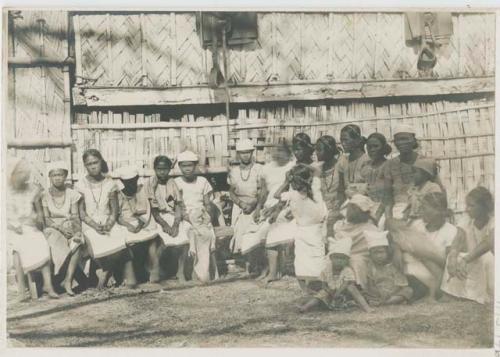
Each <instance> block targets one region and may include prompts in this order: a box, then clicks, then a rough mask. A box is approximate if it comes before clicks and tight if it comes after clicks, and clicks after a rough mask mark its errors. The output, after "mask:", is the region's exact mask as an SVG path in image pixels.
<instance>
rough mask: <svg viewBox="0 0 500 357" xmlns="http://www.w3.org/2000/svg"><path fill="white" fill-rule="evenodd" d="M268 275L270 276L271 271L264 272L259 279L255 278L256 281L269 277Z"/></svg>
mask: <svg viewBox="0 0 500 357" xmlns="http://www.w3.org/2000/svg"><path fill="white" fill-rule="evenodd" d="M267 274H269V271H267V270H264V271H263V272H262V273H260V275H259V276H258V277H257V278H255V280H262V279H264V278H265V277H266V276H267Z"/></svg>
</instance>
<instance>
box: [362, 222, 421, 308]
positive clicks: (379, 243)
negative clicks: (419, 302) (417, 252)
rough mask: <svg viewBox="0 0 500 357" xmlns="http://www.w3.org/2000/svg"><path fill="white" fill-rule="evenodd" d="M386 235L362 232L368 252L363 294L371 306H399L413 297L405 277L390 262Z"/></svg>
mask: <svg viewBox="0 0 500 357" xmlns="http://www.w3.org/2000/svg"><path fill="white" fill-rule="evenodd" d="M388 233H389V232H387V231H385V232H377V231H365V232H364V235H365V239H366V241H367V243H368V249H369V251H370V262H369V263H368V267H367V286H366V289H365V291H364V294H365V297H366V299H367V300H368V303H369V304H370V305H372V306H379V305H395V304H401V303H404V302H408V301H409V300H410V299H411V297H412V295H413V290H412V288H410V287H409V285H408V280H407V279H406V276H404V275H403V273H401V271H399V270H398V269H397V267H396V266H395V265H394V264H393V263H392V262H391V259H390V256H389V241H388V239H387V234H388Z"/></svg>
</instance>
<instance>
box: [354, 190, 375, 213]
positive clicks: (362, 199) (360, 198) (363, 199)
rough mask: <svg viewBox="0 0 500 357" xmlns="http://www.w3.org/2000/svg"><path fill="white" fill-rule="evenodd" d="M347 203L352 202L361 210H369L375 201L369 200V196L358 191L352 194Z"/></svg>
mask: <svg viewBox="0 0 500 357" xmlns="http://www.w3.org/2000/svg"><path fill="white" fill-rule="evenodd" d="M349 203H353V204H355V205H356V206H358V207H359V208H360V209H361V210H362V211H363V212H370V211H371V210H372V209H373V207H374V206H375V204H376V203H375V202H373V201H372V200H371V198H370V197H368V196H364V195H361V194H359V193H357V194H355V195H354V196H352V198H351V199H350V200H349Z"/></svg>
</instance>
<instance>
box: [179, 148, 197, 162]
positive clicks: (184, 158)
mask: <svg viewBox="0 0 500 357" xmlns="http://www.w3.org/2000/svg"><path fill="white" fill-rule="evenodd" d="M197 161H198V156H197V155H196V154H195V153H194V152H192V151H188V150H186V151H183V152H181V153H180V154H179V155H177V162H197Z"/></svg>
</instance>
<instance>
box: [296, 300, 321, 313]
mask: <svg viewBox="0 0 500 357" xmlns="http://www.w3.org/2000/svg"><path fill="white" fill-rule="evenodd" d="M320 305H321V300H320V299H318V298H312V299H311V300H309V301H308V302H306V303H305V304H304V305H302V306H300V307H299V312H301V313H304V312H308V311H311V310H312V309H314V308H315V307H318V306H320Z"/></svg>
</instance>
